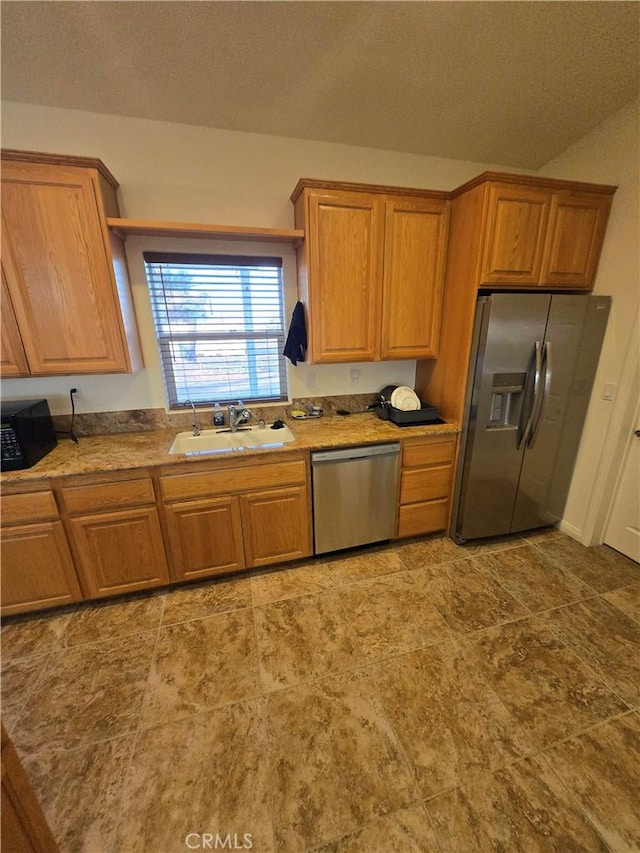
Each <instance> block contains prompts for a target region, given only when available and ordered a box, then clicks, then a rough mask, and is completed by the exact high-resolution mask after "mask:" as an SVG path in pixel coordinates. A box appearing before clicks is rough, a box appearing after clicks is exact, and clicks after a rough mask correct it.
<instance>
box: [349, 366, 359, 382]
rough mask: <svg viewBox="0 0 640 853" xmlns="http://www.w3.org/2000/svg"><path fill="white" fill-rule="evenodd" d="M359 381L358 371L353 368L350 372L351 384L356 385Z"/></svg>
mask: <svg viewBox="0 0 640 853" xmlns="http://www.w3.org/2000/svg"><path fill="white" fill-rule="evenodd" d="M359 381H360V369H359V368H357V367H354V368H353V370H352V371H351V384H352V385H357V384H358V382H359Z"/></svg>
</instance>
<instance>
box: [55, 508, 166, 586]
mask: <svg viewBox="0 0 640 853" xmlns="http://www.w3.org/2000/svg"><path fill="white" fill-rule="evenodd" d="M70 524H71V529H72V532H73V540H74V543H75V547H76V550H77V552H78V556H79V558H80V562H79V569H80V572H81V576H82V579H83V581H84V585H85V586H86V590H87V594H88V596H89V597H90V598H95V597H97V596H101V595H111V594H114V593H118V592H131V591H133V590H136V589H147V588H149V587H154V586H160V585H162V584H166V583H169V573H168V570H167V561H166V558H165V554H164V547H163V542H162V534H161V532H160V523H159V521H158V513H157V511H156V509H155V507H143V508H141V509H128V510H121V511H119V512H105V513H101V514H96V515H89V516H82V517H80V518H72V519H71V522H70Z"/></svg>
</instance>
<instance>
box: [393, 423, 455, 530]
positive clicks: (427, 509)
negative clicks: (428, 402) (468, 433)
mask: <svg viewBox="0 0 640 853" xmlns="http://www.w3.org/2000/svg"><path fill="white" fill-rule="evenodd" d="M455 446H456V444H455V438H453V437H451V436H446V437H443V438H417V439H407V441H406V442H405V443H404V445H403V450H402V471H401V475H400V478H401V479H400V510H399V512H398V538H399V539H403V538H406V537H407V536H419V535H421V534H424V533H436V532H438V531H439V530H446V528H447V526H448V523H449V506H450V499H451V487H452V480H453V459H454V454H455Z"/></svg>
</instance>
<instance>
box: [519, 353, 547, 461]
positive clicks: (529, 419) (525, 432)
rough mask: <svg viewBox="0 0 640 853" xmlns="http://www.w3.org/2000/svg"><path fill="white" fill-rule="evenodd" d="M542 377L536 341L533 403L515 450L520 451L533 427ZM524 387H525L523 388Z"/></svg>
mask: <svg viewBox="0 0 640 853" xmlns="http://www.w3.org/2000/svg"><path fill="white" fill-rule="evenodd" d="M541 376H542V345H541V342H540V341H536V350H535V367H534V374H533V403H532V405H531V411H530V412H529V416H528V417H527V421H526V424H525V427H524V429H523V430H522V433H521V435H520V438H519V439H518V444H517V449H518V450H520V448H521V447H522V445H523V444H524V443H525V442H526V441H528V439H529V437H530V436H531V427H532V425H533V418H534V414H535V412H536V405H537V402H538V397H539V396H540V378H541ZM525 387H526V386H525Z"/></svg>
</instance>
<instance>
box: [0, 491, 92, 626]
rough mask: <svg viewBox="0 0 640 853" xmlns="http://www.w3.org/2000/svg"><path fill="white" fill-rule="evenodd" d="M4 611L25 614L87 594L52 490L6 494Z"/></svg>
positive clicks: (3, 519)
mask: <svg viewBox="0 0 640 853" xmlns="http://www.w3.org/2000/svg"><path fill="white" fill-rule="evenodd" d="M1 511H2V528H1V531H0V534H1V538H2V576H1V590H2V613H3V614H9V613H22V612H26V611H29V610H40V609H42V608H44V607H54V606H57V605H62V604H69V603H71V602H74V601H79V600H80V599H81V598H82V593H81V590H80V585H79V583H78V577H77V574H76V570H75V566H74V563H73V558H72V556H71V552H70V550H69V545H68V543H67V538H66V536H65V532H64V528H63V526H62V522H61V520H60V518H59V515H58V509H57V506H56V502H55V499H54V496H53V492H51V490H49V489H45V490H41V491H37V492H27V493H24V494H3V496H2V499H1Z"/></svg>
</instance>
